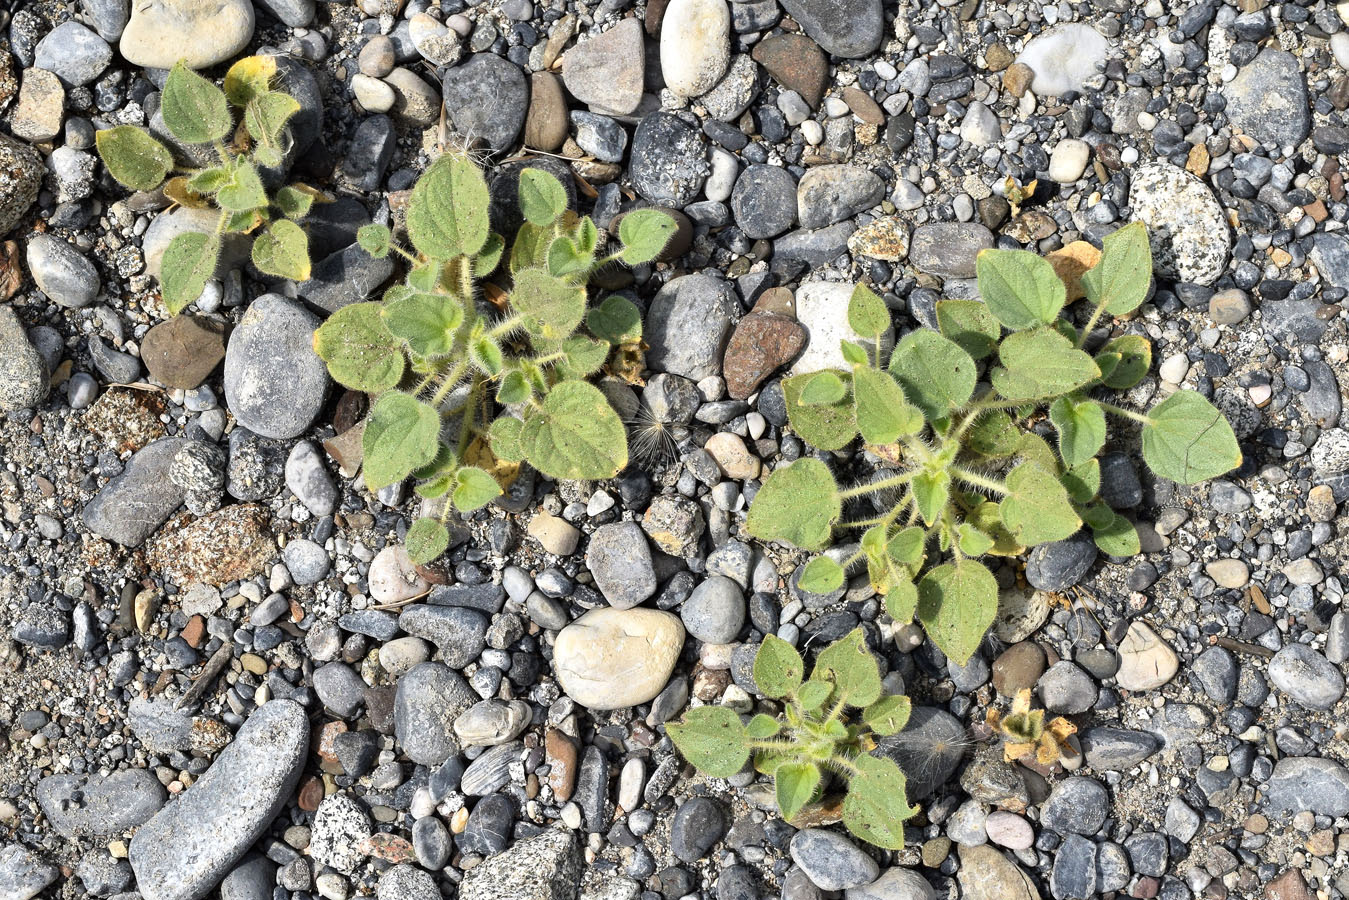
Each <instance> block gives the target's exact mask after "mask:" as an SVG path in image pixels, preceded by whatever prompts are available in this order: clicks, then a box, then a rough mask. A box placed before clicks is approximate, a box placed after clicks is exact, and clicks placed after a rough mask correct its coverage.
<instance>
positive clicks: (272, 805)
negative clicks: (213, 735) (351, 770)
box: [130, 700, 309, 900]
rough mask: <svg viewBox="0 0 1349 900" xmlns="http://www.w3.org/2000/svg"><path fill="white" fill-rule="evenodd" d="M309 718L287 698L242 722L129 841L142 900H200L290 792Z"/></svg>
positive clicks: (301, 759) (305, 744)
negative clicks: (197, 775) (210, 759)
mask: <svg viewBox="0 0 1349 900" xmlns="http://www.w3.org/2000/svg"><path fill="white" fill-rule="evenodd" d="M308 748H309V719H308V718H307V717H306V716H305V711H304V707H302V706H300V704H298V703H296V702H294V701H293V700H273V701H271V702H270V703H267V704H265V705H263V706H262V707H260V708H259V709H258V710H257V712H255V713H253V715H252V716H250V717H249V719H248V721H247V722H245V723H244V725H243V727H242V728H240V729H239V733H238V734H236V735H235V736H234V740H233V741H232V742H231V743H230V745H229V746H228V747H226V748H225V749H224V750H222V751H221V753H220V755H219V756H218V757H216V760H215V762H214V763H213V764H212V765H211V767H210V768H209V769H207V770H206V774H205V775H203V776H201V778H199V779H197V781H196V783H195V784H193V785H192V786H191V787H190V788H188V789H187V790H186V791H184V792H183V794H182V796H181V797H179V798H178V799H177V800H175V801H174V802H173V803H170V804H169V805H168V806H166V807H164V808H163V809H162V810H160V811H159V812H158V813H157V814H156V815H155V817H154V818H153V819H151V820H150V821H149V822H147V823H146V824H145V825H143V826H142V827H141V829H140V830H139V831H137V832H136V835H135V837H133V838H132V839H131V853H130V859H131V868H132V869H133V870H134V871H135V873H136V883H137V887H138V888H139V889H140V893H141V896H143V897H144V898H145V900H201V898H202V897H205V896H206V895H207V894H209V893H210V892H211V891H212V890H213V889H214V888H215V886H216V885H217V884H219V883H220V880H221V879H222V878H224V877H225V875H226V874H227V873H228V872H229V871H230V869H231V868H233V866H234V864H235V863H236V862H238V861H239V859H240V858H241V857H242V856H243V855H244V854H245V853H246V852H248V848H249V847H251V846H253V842H254V841H256V840H257V839H258V837H259V836H261V835H262V833H263V832H264V831H265V830H266V829H267V827H268V826H269V825H271V824H272V820H273V819H275V818H276V816H277V814H278V813H279V812H280V811H281V808H282V807H283V806H284V805H285V803H286V800H287V799H288V798H289V797H290V795H291V793H292V792H293V791H294V790H295V785H296V782H298V781H299V778H300V772H301V770H302V769H303V767H304V759H305V753H306V751H307V750H308Z"/></svg>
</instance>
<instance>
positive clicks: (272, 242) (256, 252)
mask: <svg viewBox="0 0 1349 900" xmlns="http://www.w3.org/2000/svg"><path fill="white" fill-rule="evenodd" d="M253 265H255V266H257V267H258V271H260V272H265V273H266V274H268V275H275V276H277V277H278V278H289V279H291V280H292V281H308V280H309V271H310V268H309V235H307V234H305V233H304V229H303V228H301V227H300V226H299V225H296V224H295V223H294V222H292V221H290V220H289V219H280V220H278V221H276V222H273V223H272V224H270V225H268V226H267V230H266V231H264V232H263V233H262V234H260V235H258V237H257V238H256V239H255V240H254V241H253Z"/></svg>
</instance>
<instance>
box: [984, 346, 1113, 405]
mask: <svg viewBox="0 0 1349 900" xmlns="http://www.w3.org/2000/svg"><path fill="white" fill-rule="evenodd" d="M998 359H999V360H1001V362H1002V365H1003V367H1004V368H1001V369H994V370H993V373H992V374H991V375H990V376H989V380H990V381H991V382H992V383H993V387H994V388H995V389H996V390H997V391H998V393H999V394H1001V395H1002V396H1004V397H1006V398H1007V399H1008V400H1043V399H1047V398H1049V397H1057V396H1060V395H1062V394H1066V393H1068V392H1069V391H1073V390H1076V389H1077V388H1079V387H1082V386H1083V385H1084V384H1087V383H1089V382H1091V381H1092V380H1094V379H1095V378H1097V377H1098V376H1099V375H1100V374H1101V370H1100V369H1099V368H1098V367H1097V365H1096V363H1095V362H1094V361H1093V360H1092V358H1091V357H1090V356H1088V355H1087V354H1086V353H1083V352H1082V351H1081V350H1078V349H1077V348H1075V347H1074V346H1073V345H1072V344H1071V343H1069V341H1068V339H1067V338H1065V337H1064V336H1063V335H1061V334H1059V333H1058V332H1057V331H1055V330H1054V329H1052V328H1037V329H1035V330H1033V331H1019V332H1017V333H1015V334H1009V335H1008V336H1007V337H1006V339H1004V340H1003V342H1002V345H1001V346H1000V347H999V348H998Z"/></svg>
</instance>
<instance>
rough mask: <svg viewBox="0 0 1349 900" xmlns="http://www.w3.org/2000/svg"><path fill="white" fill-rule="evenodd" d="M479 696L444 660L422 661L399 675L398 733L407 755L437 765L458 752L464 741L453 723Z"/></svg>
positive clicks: (397, 695) (396, 697)
mask: <svg viewBox="0 0 1349 900" xmlns="http://www.w3.org/2000/svg"><path fill="white" fill-rule="evenodd" d="M476 699H477V698H476V697H475V695H474V693H473V691H472V689H471V688H470V687H469V686H468V683H467V682H466V681H464V679H463V677H462V676H461V675H460V674H459V673H458V672H456V671H454V670H453V669H451V668H450V667H448V666H446V665H444V664H442V663H438V662H425V663H422V664H420V665H417V666H414V667H413V668H412V669H411V670H410V671H409V672H408V673H407V674H406V675H404V676H403V677H401V678H399V679H398V687H397V693H396V694H395V696H394V714H393V720H394V733H395V735H396V736H397V738H398V744H399V746H400V747H402V749H403V752H404V753H405V754H406V755H407V758H408V759H410V760H412V761H413V762H415V763H417V764H419V765H423V766H436V765H439V764H441V763H443V762H444V761H445V760H447V759H449V758H450V757H452V756H454V755H455V754H457V753H458V752H459V750H460V744H459V739H458V738H457V737H456V736H455V734H454V731H453V728H452V723H453V722H454V720H455V719H456V718H458V716H459V715H461V714H462V713H463V712H464V711H465V710H467V709H468V708H469V707H470V706H472V705H473V704H474V702H475V701H476Z"/></svg>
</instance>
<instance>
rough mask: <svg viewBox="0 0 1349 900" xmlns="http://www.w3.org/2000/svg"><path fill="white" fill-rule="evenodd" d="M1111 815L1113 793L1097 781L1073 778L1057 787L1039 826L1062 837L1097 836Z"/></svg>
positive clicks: (1041, 815) (1042, 813) (1079, 777)
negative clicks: (1067, 835) (1075, 835)
mask: <svg viewBox="0 0 1349 900" xmlns="http://www.w3.org/2000/svg"><path fill="white" fill-rule="evenodd" d="M1109 812H1110V794H1109V792H1108V791H1107V790H1106V789H1105V786H1104V785H1102V784H1101V783H1100V782H1099V781H1097V780H1095V779H1094V778H1084V777H1081V776H1074V777H1071V778H1065V779H1064V780H1063V781H1060V782H1059V783H1058V784H1057V785H1055V786H1054V790H1053V791H1052V792H1051V793H1050V795H1049V799H1048V800H1046V801H1045V803H1044V806H1043V807H1042V809H1041V811H1040V824H1041V825H1042V826H1044V827H1046V828H1051V829H1053V830H1054V831H1057V832H1059V833H1060V834H1070V833H1071V834H1085V835H1088V836H1090V835H1094V834H1096V832H1097V831H1099V830H1100V829H1101V826H1102V825H1104V824H1105V819H1106V816H1107V815H1108V814H1109Z"/></svg>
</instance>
